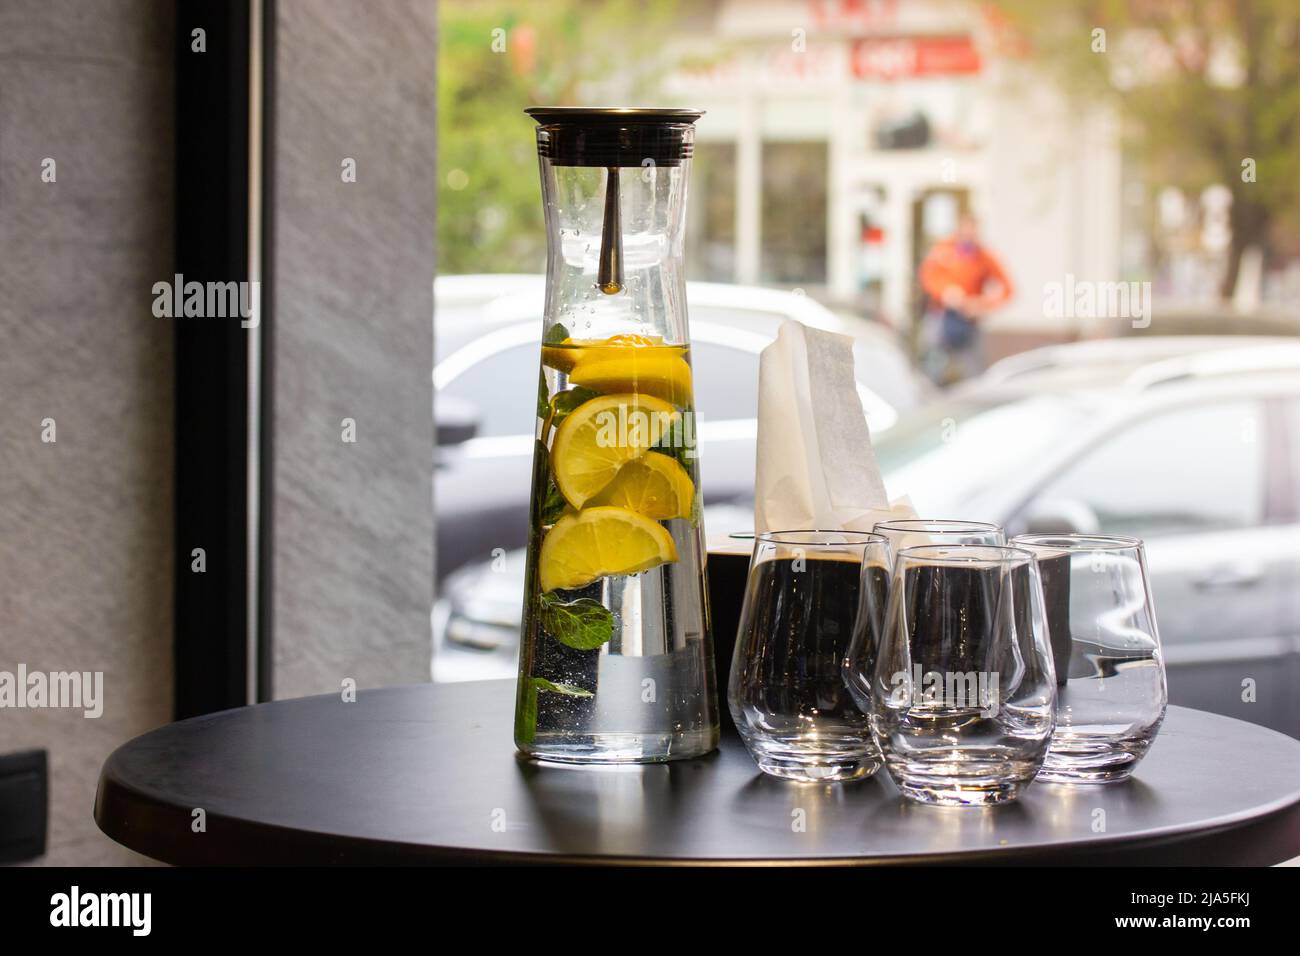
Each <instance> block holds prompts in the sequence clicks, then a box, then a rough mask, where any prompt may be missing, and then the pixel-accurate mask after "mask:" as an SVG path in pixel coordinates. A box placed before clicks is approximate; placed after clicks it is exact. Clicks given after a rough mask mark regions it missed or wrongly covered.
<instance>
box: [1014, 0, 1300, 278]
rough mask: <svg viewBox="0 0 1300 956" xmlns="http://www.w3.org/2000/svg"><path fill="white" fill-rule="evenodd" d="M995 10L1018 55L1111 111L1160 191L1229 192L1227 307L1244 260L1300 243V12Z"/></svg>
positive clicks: (1279, 5) (1117, 2) (1179, 0)
mask: <svg viewBox="0 0 1300 956" xmlns="http://www.w3.org/2000/svg"><path fill="white" fill-rule="evenodd" d="M996 6H997V7H998V8H999V9H1001V10H1002V11H1003V12H1004V13H1005V14H1006V16H1007V21H1008V22H1009V24H1010V25H1011V27H1012V32H1011V34H1010V36H1012V37H1015V38H1017V39H1018V40H1021V41H1027V42H1024V43H1015V44H1013V45H1014V46H1015V47H1016V49H1017V51H1018V52H1025V53H1028V55H1029V56H1031V57H1032V58H1033V59H1034V60H1035V61H1036V63H1037V64H1038V65H1040V66H1042V67H1043V68H1045V69H1046V70H1047V71H1049V72H1050V73H1051V74H1053V75H1055V77H1057V78H1058V79H1059V80H1060V82H1061V83H1062V85H1063V87H1064V88H1065V89H1067V90H1069V91H1072V92H1074V93H1076V94H1080V95H1084V96H1088V97H1096V98H1105V99H1108V100H1110V101H1112V102H1114V103H1115V105H1116V106H1117V107H1118V109H1119V111H1120V113H1121V115H1122V116H1123V117H1124V118H1125V120H1126V126H1127V130H1128V132H1129V133H1130V136H1129V145H1130V147H1131V148H1132V149H1133V150H1134V152H1135V153H1136V155H1137V156H1138V157H1139V158H1141V159H1142V160H1143V161H1144V162H1145V163H1146V164H1147V166H1148V168H1149V169H1150V172H1151V174H1152V178H1153V179H1154V180H1155V181H1158V182H1161V183H1166V184H1171V185H1176V186H1180V187H1183V188H1185V189H1189V190H1196V191H1199V190H1200V189H1203V188H1205V187H1207V186H1210V185H1213V184H1216V183H1221V184H1222V185H1224V186H1226V187H1228V189H1229V190H1231V192H1232V200H1233V202H1232V209H1231V217H1230V224H1231V226H1232V233H1233V238H1232V246H1231V247H1230V249H1229V255H1228V268H1227V270H1226V272H1225V274H1224V276H1223V280H1222V283H1221V287H1220V293H1221V295H1223V296H1224V297H1227V296H1229V295H1231V293H1232V290H1233V288H1234V286H1235V284H1236V278H1237V271H1238V267H1239V265H1240V260H1241V255H1242V253H1243V252H1244V251H1245V250H1246V249H1247V248H1249V247H1251V246H1259V247H1261V248H1263V249H1265V250H1266V251H1267V250H1268V249H1269V248H1270V246H1272V247H1274V248H1276V246H1277V245H1278V243H1279V241H1280V242H1283V243H1294V242H1295V240H1296V237H1297V235H1300V213H1298V212H1297V210H1298V209H1300V3H1296V0H1159V2H1158V0H1127V2H1122V0H1060V2H1057V3H1053V4H1050V5H1044V4H1042V3H1041V2H1038V3H1035V2H1031V0H999V2H998V3H997V4H996ZM1099 30H1100V31H1104V32H1103V33H1098V32H1097V31H1099ZM1099 47H1100V49H1099ZM1248 161H1249V162H1248ZM1252 167H1253V169H1252ZM1252 173H1253V181H1250V179H1251V178H1252Z"/></svg>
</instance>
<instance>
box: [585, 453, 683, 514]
mask: <svg viewBox="0 0 1300 956" xmlns="http://www.w3.org/2000/svg"><path fill="white" fill-rule="evenodd" d="M694 502H695V485H694V483H692V481H691V476H690V474H689V473H688V472H687V471H686V469H685V468H683V467H682V466H681V463H680V462H678V461H677V460H676V459H675V458H669V457H668V456H667V455H663V454H660V453H659V452H657V451H652V452H647V453H646V454H645V455H644V456H643V457H641V458H637V459H635V460H633V461H629V462H628V463H627V464H626V465H624V466H623V467H622V468H620V469H619V471H618V474H617V475H615V476H614V480H613V481H611V482H610V483H609V484H608V485H606V486H605V488H604V490H602V491H601V492H600V494H598V495H596V497H594V498H592V499H591V503H592V504H593V505H614V506H616V507H619V508H627V509H629V510H631V511H635V512H636V513H637V514H640V515H644V516H645V517H647V518H654V519H655V520H656V521H669V520H671V519H673V518H689V517H690V516H691V505H692V504H693V503H694Z"/></svg>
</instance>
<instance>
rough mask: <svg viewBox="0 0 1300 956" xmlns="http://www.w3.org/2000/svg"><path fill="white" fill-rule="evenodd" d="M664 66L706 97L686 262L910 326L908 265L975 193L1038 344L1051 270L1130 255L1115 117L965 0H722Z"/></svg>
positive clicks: (1048, 333) (912, 298) (1095, 265)
mask: <svg viewBox="0 0 1300 956" xmlns="http://www.w3.org/2000/svg"><path fill="white" fill-rule="evenodd" d="M697 10H698V12H697V14H696V19H693V20H692V21H691V22H690V23H689V25H687V26H686V27H685V28H684V29H683V30H682V33H681V39H680V43H681V45H682V47H683V48H684V49H685V50H687V51H689V52H692V53H697V54H698V55H697V56H696V57H694V58H693V59H690V60H688V61H687V64H688V65H687V66H685V67H684V68H682V69H680V70H679V71H677V72H676V73H675V74H674V75H673V76H672V77H671V79H670V81H669V83H668V92H669V94H670V95H671V96H672V97H673V98H674V99H676V100H680V101H682V102H685V101H688V100H689V102H690V103H691V105H695V106H699V107H701V108H704V109H706V110H707V111H708V115H707V116H706V117H705V119H704V120H703V121H702V122H701V123H700V124H699V126H698V129H699V134H698V135H699V139H698V149H697V153H696V155H697V161H696V172H695V174H694V176H693V185H692V188H693V201H692V215H693V217H694V221H693V223H692V229H693V230H694V235H693V236H692V239H691V249H692V255H691V257H692V260H693V262H692V268H693V277H695V278H708V279H714V280H719V281H735V282H742V283H752V284H774V285H781V286H785V287H799V288H804V289H806V290H807V291H808V292H809V293H810V294H815V295H818V296H819V297H824V298H826V299H828V300H830V301H832V302H835V303H843V304H849V305H852V306H854V307H855V308H856V309H859V310H861V311H864V312H867V313H868V314H872V315H875V316H878V317H880V318H882V319H884V320H886V321H888V322H890V323H891V324H894V325H896V326H898V327H899V328H900V329H903V330H906V329H908V328H909V327H910V326H911V324H912V322H913V320H914V319H915V317H916V315H917V314H918V311H919V291H918V287H917V284H916V279H915V275H916V267H917V265H918V263H919V261H920V259H921V257H922V256H923V255H924V253H925V251H926V249H927V248H928V246H929V244H930V243H931V242H932V241H933V240H934V239H935V238H937V237H941V236H943V235H945V234H947V233H948V232H949V231H951V229H952V228H953V226H954V224H955V222H956V218H957V215H958V213H959V212H960V211H961V210H962V209H963V208H967V207H969V208H970V209H972V210H973V211H974V212H975V213H976V214H977V215H978V216H979V217H980V218H981V220H982V222H983V228H984V235H985V240H986V242H987V243H988V244H989V245H990V247H991V248H992V249H993V250H994V251H995V252H996V253H997V254H998V255H999V256H1000V257H1001V258H1002V260H1003V262H1004V264H1005V265H1006V267H1007V270H1008V271H1009V273H1010V274H1011V276H1012V278H1013V280H1014V282H1015V284H1016V289H1017V295H1016V298H1015V300H1014V301H1013V302H1012V304H1011V305H1010V306H1009V307H1008V308H1007V309H1005V310H1004V311H1003V312H1002V313H1001V314H1000V315H999V316H997V317H996V318H995V319H994V321H993V323H992V326H993V328H995V329H997V330H1000V331H1001V332H1003V333H1004V337H1006V336H1008V335H1009V336H1010V338H1012V339H1022V340H1024V341H1022V342H1021V343H1020V344H1029V342H1030V341H1033V340H1036V339H1038V338H1040V337H1041V338H1057V337H1061V336H1063V335H1065V334H1067V333H1068V332H1069V331H1070V330H1071V328H1070V325H1069V321H1068V320H1062V319H1051V318H1048V317H1047V316H1045V314H1044V313H1045V310H1044V307H1043V297H1044V289H1045V287H1047V285H1048V284H1049V283H1060V282H1062V281H1063V280H1064V278H1065V276H1066V275H1067V274H1072V275H1073V276H1075V277H1078V278H1088V279H1094V280H1111V279H1116V278H1119V277H1120V273H1121V259H1120V257H1121V246H1122V243H1121V219H1122V217H1121V202H1122V194H1123V190H1122V189H1121V155H1120V148H1119V142H1118V128H1117V123H1116V122H1115V121H1114V119H1113V118H1111V117H1108V116H1105V115H1100V114H1098V113H1097V112H1095V111H1093V112H1086V111H1083V110H1081V109H1080V108H1078V107H1075V106H1072V105H1071V104H1068V103H1066V102H1065V101H1063V99H1062V98H1061V97H1060V96H1059V95H1058V94H1057V93H1055V92H1054V91H1053V90H1051V89H1049V88H1048V87H1047V86H1046V84H1045V83H1043V82H1042V81H1041V80H1040V79H1039V78H1037V77H1035V76H1034V74H1033V73H1032V72H1031V71H1030V70H1029V69H1028V68H1027V67H1026V66H1024V65H1023V64H1022V63H1021V62H1018V61H1016V60H1015V59H1013V58H1010V57H1005V56H1000V55H999V54H998V52H997V48H998V46H999V43H998V39H999V36H998V30H997V24H996V23H994V22H992V21H991V20H990V19H989V18H988V15H987V13H986V12H985V10H984V8H982V7H981V6H979V5H977V4H974V3H963V2H940V0H935V2H925V0H922V2H916V0H909V2H907V3H903V2H898V0H745V2H740V0H720V2H716V3H713V4H711V5H706V7H705V8H703V9H698V8H697Z"/></svg>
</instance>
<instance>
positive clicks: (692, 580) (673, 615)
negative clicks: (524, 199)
mask: <svg viewBox="0 0 1300 956" xmlns="http://www.w3.org/2000/svg"><path fill="white" fill-rule="evenodd" d="M528 112H529V114H530V115H531V116H532V117H533V118H534V119H535V120H537V123H538V127H537V151H538V156H539V162H540V169H541V180H542V201H543V204H544V207H545V213H546V237H547V269H546V307H545V315H543V316H542V317H541V322H542V343H541V348H540V353H541V354H540V361H539V368H540V371H539V375H538V392H537V417H536V419H535V421H534V423H533V425H534V428H535V436H536V441H535V442H534V445H533V478H532V482H533V487H532V505H531V509H530V533H529V541H528V563H527V571H526V584H525V592H524V595H523V627H522V631H521V639H520V645H519V682H518V690H517V695H516V703H515V744H516V746H517V747H518V748H519V750H521V751H522V752H523V753H525V754H527V755H528V756H531V757H535V758H539V759H545V760H552V761H562V762H570V763H619V762H652V761H662V760H675V759H679V758H685V757H695V756H699V755H700V754H703V753H706V752H708V751H710V750H712V749H713V748H714V747H716V746H717V742H718V711H717V697H716V693H717V686H716V683H715V678H714V662H713V646H712V637H711V635H710V632H709V613H708V599H707V585H706V581H705V577H704V527H703V521H702V517H701V516H702V510H701V507H700V497H699V494H698V490H699V486H700V473H699V459H698V456H697V447H696V441H695V411H694V406H695V401H694V377H693V374H692V371H691V356H690V337H689V333H688V328H687V312H686V273H685V266H684V264H683V253H684V241H685V222H686V202H687V178H688V171H689V169H690V159H691V155H692V153H693V151H694V145H693V144H694V135H695V132H694V126H693V124H694V122H695V120H696V119H698V118H699V116H700V114H699V113H698V112H695V111H691V110H676V109H672V110H651V109H577V108H573V109H565V108H536V109H531V110H529V111H528Z"/></svg>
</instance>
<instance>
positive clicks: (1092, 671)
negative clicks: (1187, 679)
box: [1013, 534, 1168, 783]
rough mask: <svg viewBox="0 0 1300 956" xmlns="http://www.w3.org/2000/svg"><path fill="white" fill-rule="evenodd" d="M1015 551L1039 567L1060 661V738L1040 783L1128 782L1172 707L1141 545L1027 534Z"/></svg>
mask: <svg viewBox="0 0 1300 956" xmlns="http://www.w3.org/2000/svg"><path fill="white" fill-rule="evenodd" d="M1013 543H1014V544H1015V546H1016V547H1018V548H1024V549H1025V550H1027V551H1031V552H1033V554H1034V556H1035V557H1036V558H1037V559H1038V567H1039V571H1040V573H1041V575H1042V580H1043V595H1044V600H1045V602H1046V613H1047V621H1048V628H1049V630H1050V632H1051V639H1052V654H1053V657H1054V659H1055V663H1056V680H1057V685H1058V687H1057V697H1056V730H1055V731H1054V732H1053V734H1052V745H1051V747H1050V749H1049V750H1048V751H1047V759H1046V760H1045V761H1044V762H1043V769H1042V770H1041V771H1039V774H1038V779H1040V780H1049V781H1052V782H1055V783H1109V782H1112V781H1117V780H1123V779H1125V778H1126V777H1128V775H1129V774H1131V773H1132V772H1133V768H1134V767H1135V766H1136V765H1137V762H1138V761H1139V760H1141V759H1142V758H1143V757H1144V756H1145V755H1146V752H1147V750H1148V749H1149V748H1150V746H1151V741H1152V740H1154V739H1155V736H1156V733H1157V731H1159V729H1160V723H1161V721H1163V720H1164V716H1165V706H1166V704H1167V702H1168V693H1167V690H1166V687H1165V665H1164V659H1163V655H1162V653H1161V650H1160V635H1159V633H1158V631H1157V629H1156V615H1155V610H1154V607H1153V605H1152V602H1151V588H1150V585H1149V584H1148V581H1147V567H1146V555H1145V553H1144V552H1143V548H1142V542H1141V541H1139V540H1138V539H1137V538H1123V537H1114V536H1105V535H1085V534H1066V535H1056V534H1024V535H1020V536H1018V537H1017V538H1016V539H1015V540H1014V542H1013Z"/></svg>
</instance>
